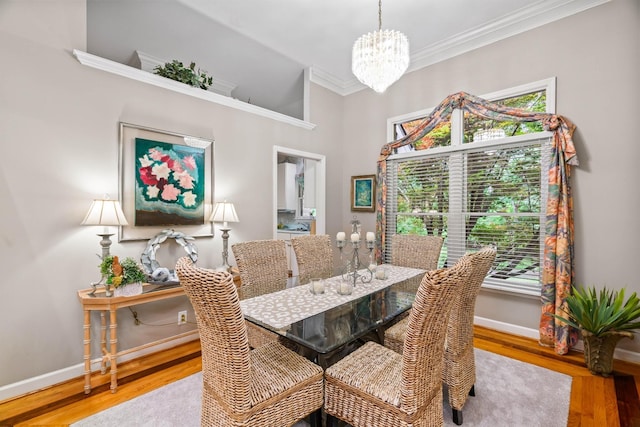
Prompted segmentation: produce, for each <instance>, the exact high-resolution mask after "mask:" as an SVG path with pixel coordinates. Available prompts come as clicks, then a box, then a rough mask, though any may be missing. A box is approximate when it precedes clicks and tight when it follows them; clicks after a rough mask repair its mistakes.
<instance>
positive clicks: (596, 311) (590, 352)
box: [550, 287, 640, 377]
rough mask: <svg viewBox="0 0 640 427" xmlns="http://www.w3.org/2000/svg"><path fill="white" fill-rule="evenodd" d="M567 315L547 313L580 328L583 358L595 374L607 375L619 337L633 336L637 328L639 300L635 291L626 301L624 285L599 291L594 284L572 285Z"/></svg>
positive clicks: (638, 324)
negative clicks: (617, 289)
mask: <svg viewBox="0 0 640 427" xmlns="http://www.w3.org/2000/svg"><path fill="white" fill-rule="evenodd" d="M565 301H566V304H567V308H568V311H566V314H567V316H566V317H563V316H558V315H556V314H550V315H551V316H553V317H555V318H557V319H558V320H560V321H562V322H564V323H567V324H568V325H570V326H573V327H574V328H576V329H579V330H580V332H581V333H582V340H583V343H584V361H585V363H586V365H587V368H589V371H590V372H591V373H592V374H594V375H601V376H603V377H608V376H609V375H610V374H611V372H612V371H613V353H614V351H615V348H616V345H617V344H618V341H620V340H621V339H622V338H629V339H633V336H634V335H633V333H632V331H634V330H636V329H640V321H639V319H640V299H638V297H637V296H636V293H635V292H634V293H633V294H632V295H631V296H630V297H629V298H628V299H627V300H625V297H624V288H623V289H620V290H619V291H611V290H609V289H607V288H606V287H605V288H604V289H602V290H601V291H600V292H599V293H598V292H597V291H596V289H595V287H590V288H575V287H574V288H573V289H572V294H571V295H569V296H568V297H567V298H566V299H565Z"/></svg>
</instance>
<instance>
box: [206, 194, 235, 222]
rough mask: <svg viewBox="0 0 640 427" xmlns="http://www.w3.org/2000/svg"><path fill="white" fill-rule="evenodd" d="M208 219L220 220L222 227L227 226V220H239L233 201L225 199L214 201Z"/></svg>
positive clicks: (212, 220)
mask: <svg viewBox="0 0 640 427" xmlns="http://www.w3.org/2000/svg"><path fill="white" fill-rule="evenodd" d="M209 221H211V222H222V223H223V226H224V227H226V226H227V223H228V222H240V220H239V219H238V214H236V208H235V207H234V206H233V203H231V202H227V201H226V200H225V201H224V202H218V203H216V205H215V207H214V208H213V214H212V215H211V219H209Z"/></svg>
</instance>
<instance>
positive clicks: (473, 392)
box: [469, 384, 476, 396]
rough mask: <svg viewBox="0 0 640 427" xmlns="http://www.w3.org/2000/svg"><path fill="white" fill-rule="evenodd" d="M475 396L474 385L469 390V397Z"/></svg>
mask: <svg viewBox="0 0 640 427" xmlns="http://www.w3.org/2000/svg"><path fill="white" fill-rule="evenodd" d="M475 395H476V385H475V384H474V385H472V386H471V390H469V396H475Z"/></svg>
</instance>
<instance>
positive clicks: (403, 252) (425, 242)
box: [391, 234, 444, 270]
mask: <svg viewBox="0 0 640 427" xmlns="http://www.w3.org/2000/svg"><path fill="white" fill-rule="evenodd" d="M443 241H444V240H443V239H442V237H437V236H418V235H416V234H396V235H394V236H393V237H392V240H391V259H392V261H391V263H392V264H394V265H399V266H402V267H412V268H422V269H423V270H435V269H436V268H438V259H439V258H440V250H441V249H442V243H443Z"/></svg>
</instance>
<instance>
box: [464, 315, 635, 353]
mask: <svg viewBox="0 0 640 427" xmlns="http://www.w3.org/2000/svg"><path fill="white" fill-rule="evenodd" d="M473 322H474V323H475V324H476V325H478V326H483V327H485V328H489V329H494V330H496V331H500V332H506V333H509V334H513V335H519V336H523V337H527V338H531V339H534V340H538V339H540V333H539V332H538V330H537V329H531V328H525V327H524V326H518V325H513V324H511V323H505V322H500V321H497V320H492V319H487V318H485V317H479V316H475V317H474V318H473ZM573 349H574V350H576V351H584V347H583V345H582V340H580V341H578V343H577V344H576V346H575V347H573ZM613 357H614V358H615V359H618V360H624V361H625V362H631V363H637V364H640V353H638V352H635V351H631V350H625V349H622V348H616V350H615V352H614V353H613Z"/></svg>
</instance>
